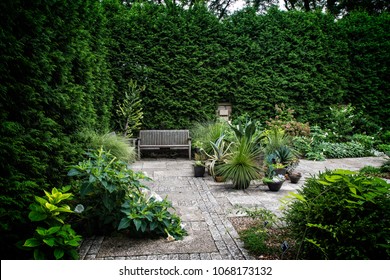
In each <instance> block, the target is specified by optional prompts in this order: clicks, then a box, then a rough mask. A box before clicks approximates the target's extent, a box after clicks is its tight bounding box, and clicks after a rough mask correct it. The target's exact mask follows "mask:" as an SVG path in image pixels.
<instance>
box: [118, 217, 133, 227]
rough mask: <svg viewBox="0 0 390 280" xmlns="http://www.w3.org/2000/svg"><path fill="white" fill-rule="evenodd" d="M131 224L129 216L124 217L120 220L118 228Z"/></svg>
mask: <svg viewBox="0 0 390 280" xmlns="http://www.w3.org/2000/svg"><path fill="white" fill-rule="evenodd" d="M129 226H130V220H129V219H128V218H122V219H121V221H120V222H119V226H118V230H121V229H126V228H128V227H129Z"/></svg>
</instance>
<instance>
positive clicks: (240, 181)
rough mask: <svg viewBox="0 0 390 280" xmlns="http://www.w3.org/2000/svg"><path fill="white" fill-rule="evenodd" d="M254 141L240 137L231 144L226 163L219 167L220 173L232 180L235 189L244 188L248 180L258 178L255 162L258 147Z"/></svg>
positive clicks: (257, 165) (257, 167) (258, 167)
mask: <svg viewBox="0 0 390 280" xmlns="http://www.w3.org/2000/svg"><path fill="white" fill-rule="evenodd" d="M256 145H257V144H256V143H255V142H251V141H250V139H248V138H245V137H242V138H241V139H238V142H237V143H234V144H233V146H232V150H231V151H232V152H231V154H230V155H229V157H228V159H227V161H226V163H225V164H224V165H222V166H221V167H220V169H219V172H220V174H221V175H222V176H223V177H224V178H226V179H230V180H232V181H233V185H234V187H235V188H237V189H246V188H248V187H249V185H250V182H251V181H252V180H255V179H259V178H260V166H259V164H258V162H257V159H258V156H259V154H260V148H258V147H257V146H256Z"/></svg>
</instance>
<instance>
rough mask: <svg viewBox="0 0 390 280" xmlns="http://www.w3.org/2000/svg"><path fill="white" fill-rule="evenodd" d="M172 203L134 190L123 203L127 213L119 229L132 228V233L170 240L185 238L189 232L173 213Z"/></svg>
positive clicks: (123, 209)
mask: <svg viewBox="0 0 390 280" xmlns="http://www.w3.org/2000/svg"><path fill="white" fill-rule="evenodd" d="M172 209H173V207H172V203H171V202H170V201H168V200H167V198H165V199H160V198H159V197H158V198H157V197H154V196H150V197H147V194H146V193H143V192H139V191H134V192H132V194H131V195H130V196H129V197H128V198H127V199H126V201H125V202H124V203H123V205H122V212H123V213H124V214H125V215H126V216H125V217H124V218H122V220H121V221H120V224H119V226H118V230H121V229H130V230H131V231H132V233H133V234H134V233H135V234H138V235H140V234H141V236H144V235H145V234H150V235H158V236H165V237H167V239H168V240H169V241H173V240H180V239H183V236H184V235H187V232H186V231H185V229H184V228H183V226H182V224H181V221H180V218H179V217H178V216H177V215H176V214H175V213H171V212H170V211H172Z"/></svg>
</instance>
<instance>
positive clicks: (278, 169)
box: [272, 163, 287, 176]
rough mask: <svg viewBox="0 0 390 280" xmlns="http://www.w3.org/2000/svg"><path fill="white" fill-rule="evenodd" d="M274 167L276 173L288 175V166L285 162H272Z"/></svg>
mask: <svg viewBox="0 0 390 280" xmlns="http://www.w3.org/2000/svg"><path fill="white" fill-rule="evenodd" d="M272 167H273V169H274V171H275V173H276V175H283V176H284V175H286V172H287V168H286V166H285V165H284V164H282V163H274V164H272Z"/></svg>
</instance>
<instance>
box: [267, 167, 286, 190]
mask: <svg viewBox="0 0 390 280" xmlns="http://www.w3.org/2000/svg"><path fill="white" fill-rule="evenodd" d="M285 180H286V178H285V176H284V175H282V174H276V173H275V170H274V168H273V167H272V165H269V166H268V169H267V172H266V176H265V177H264V178H263V183H264V184H266V185H267V186H268V188H269V190H270V191H273V192H277V191H279V190H280V188H281V187H282V185H283V183H284V181H285Z"/></svg>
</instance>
